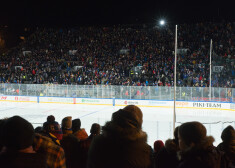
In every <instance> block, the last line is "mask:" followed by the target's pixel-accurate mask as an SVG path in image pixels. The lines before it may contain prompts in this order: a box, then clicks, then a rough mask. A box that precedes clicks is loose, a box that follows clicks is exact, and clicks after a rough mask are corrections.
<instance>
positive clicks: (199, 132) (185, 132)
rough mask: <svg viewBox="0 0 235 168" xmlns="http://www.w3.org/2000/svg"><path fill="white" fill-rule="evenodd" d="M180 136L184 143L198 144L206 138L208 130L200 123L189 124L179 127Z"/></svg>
mask: <svg viewBox="0 0 235 168" xmlns="http://www.w3.org/2000/svg"><path fill="white" fill-rule="evenodd" d="M179 135H180V137H181V138H182V139H183V141H184V143H185V144H187V145H190V144H191V143H192V142H193V143H195V144H197V143H200V142H202V141H203V140H204V139H205V138H206V128H205V126H204V125H202V124H201V123H200V122H197V121H194V122H187V123H184V124H182V125H181V126H180V127H179Z"/></svg>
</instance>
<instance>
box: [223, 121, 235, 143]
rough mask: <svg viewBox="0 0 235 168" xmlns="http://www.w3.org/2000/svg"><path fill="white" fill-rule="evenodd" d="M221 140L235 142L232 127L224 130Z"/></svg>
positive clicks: (234, 133) (234, 132)
mask: <svg viewBox="0 0 235 168" xmlns="http://www.w3.org/2000/svg"><path fill="white" fill-rule="evenodd" d="M221 139H222V140H223V142H230V141H232V140H235V130H234V128H233V127H232V126H231V125H229V126H227V127H226V128H225V129H224V130H223V132H222V134H221Z"/></svg>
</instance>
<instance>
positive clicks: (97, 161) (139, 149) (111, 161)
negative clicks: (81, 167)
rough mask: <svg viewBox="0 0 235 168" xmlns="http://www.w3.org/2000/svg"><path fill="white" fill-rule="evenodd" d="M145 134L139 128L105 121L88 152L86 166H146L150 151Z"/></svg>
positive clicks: (105, 167) (123, 167) (120, 167)
mask: <svg viewBox="0 0 235 168" xmlns="http://www.w3.org/2000/svg"><path fill="white" fill-rule="evenodd" d="M146 142H147V135H146V133H145V132H143V131H142V130H141V129H136V128H130V127H128V128H122V127H120V126H118V125H116V124H114V123H112V122H108V123H106V125H105V126H104V127H103V132H102V134H101V135H99V136H96V137H95V138H94V139H93V141H92V143H91V146H90V149H89V153H88V168H148V167H150V166H151V158H150V157H151V151H150V147H149V146H148V144H147V143H146Z"/></svg>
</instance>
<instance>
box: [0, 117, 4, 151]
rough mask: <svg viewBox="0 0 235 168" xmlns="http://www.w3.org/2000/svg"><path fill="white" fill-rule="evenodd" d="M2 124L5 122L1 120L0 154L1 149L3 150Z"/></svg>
mask: <svg viewBox="0 0 235 168" xmlns="http://www.w3.org/2000/svg"><path fill="white" fill-rule="evenodd" d="M4 122H5V120H3V119H1V120H0V152H1V150H2V148H3V139H2V137H3V135H2V129H3V124H4Z"/></svg>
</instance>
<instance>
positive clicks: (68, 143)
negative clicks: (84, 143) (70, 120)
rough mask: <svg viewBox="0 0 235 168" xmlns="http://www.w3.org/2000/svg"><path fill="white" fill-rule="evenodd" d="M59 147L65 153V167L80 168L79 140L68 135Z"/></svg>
mask: <svg viewBox="0 0 235 168" xmlns="http://www.w3.org/2000/svg"><path fill="white" fill-rule="evenodd" d="M61 146H62V148H63V149H64V153H65V159H66V167H67V168H77V167H78V168H81V167H82V163H83V160H82V159H83V157H82V155H83V153H82V152H81V149H80V146H79V139H78V138H77V137H76V136H74V135H73V134H68V135H67V136H64V137H63V139H62V140H61Z"/></svg>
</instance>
